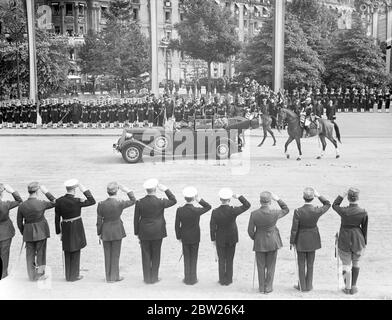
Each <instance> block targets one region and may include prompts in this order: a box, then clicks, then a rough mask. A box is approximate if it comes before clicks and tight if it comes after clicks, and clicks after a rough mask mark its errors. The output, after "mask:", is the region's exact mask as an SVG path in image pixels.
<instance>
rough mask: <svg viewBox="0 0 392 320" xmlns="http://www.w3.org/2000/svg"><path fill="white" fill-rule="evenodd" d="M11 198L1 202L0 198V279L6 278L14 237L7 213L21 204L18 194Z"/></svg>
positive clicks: (13, 230)
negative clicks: (0, 267) (1, 266)
mask: <svg viewBox="0 0 392 320" xmlns="http://www.w3.org/2000/svg"><path fill="white" fill-rule="evenodd" d="M0 188H1V187H0ZM2 191H3V190H0V193H1V192H2ZM12 196H13V197H14V201H3V200H2V199H1V198H0V259H1V261H2V264H3V271H2V273H1V274H0V279H3V278H5V277H7V276H8V263H9V258H10V248H11V242H12V238H13V237H14V236H15V228H14V225H13V223H12V221H11V219H10V215H9V212H10V210H12V209H14V208H16V207H18V206H19V205H20V204H21V203H22V198H21V197H20V195H19V193H18V192H14V193H12Z"/></svg>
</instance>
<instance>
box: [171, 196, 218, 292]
mask: <svg viewBox="0 0 392 320" xmlns="http://www.w3.org/2000/svg"><path fill="white" fill-rule="evenodd" d="M199 204H200V205H201V206H202V208H198V207H195V206H194V205H193V204H192V203H187V204H186V205H184V206H183V207H180V208H178V209H177V213H176V220H175V230H176V237H177V240H180V241H181V242H182V253H183V255H184V283H185V284H188V285H193V284H195V283H196V282H197V257H198V252H199V243H200V226H199V223H200V217H201V216H202V215H203V214H205V213H206V212H208V211H209V210H211V206H210V205H209V204H208V203H207V202H205V201H204V200H203V199H201V200H200V202H199Z"/></svg>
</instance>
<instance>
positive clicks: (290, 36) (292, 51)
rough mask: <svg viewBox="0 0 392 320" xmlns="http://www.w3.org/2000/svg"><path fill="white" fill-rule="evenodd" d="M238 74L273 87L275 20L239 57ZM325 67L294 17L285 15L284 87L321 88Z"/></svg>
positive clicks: (269, 21) (271, 19)
mask: <svg viewBox="0 0 392 320" xmlns="http://www.w3.org/2000/svg"><path fill="white" fill-rule="evenodd" d="M237 71H238V72H240V73H242V74H243V75H244V76H249V77H251V78H254V79H255V80H256V81H258V82H259V83H261V84H266V85H269V86H272V77H273V18H272V17H271V18H269V19H268V20H267V21H266V22H265V24H264V27H263V30H262V32H260V33H259V34H258V35H257V36H256V37H254V38H253V39H252V40H251V42H250V43H249V45H248V46H247V47H246V48H245V50H244V51H243V52H242V54H241V56H240V62H239V65H238V66H237ZM322 72H324V65H323V63H322V61H320V59H319V57H318V54H317V52H316V51H314V50H313V49H312V48H311V47H310V46H309V45H308V43H307V38H306V36H305V34H304V31H303V30H302V29H301V27H300V25H299V22H298V20H297V19H296V17H295V16H294V15H292V14H289V13H288V14H287V15H286V28H285V66H284V83H285V87H286V88H295V87H297V86H320V85H321V74H322Z"/></svg>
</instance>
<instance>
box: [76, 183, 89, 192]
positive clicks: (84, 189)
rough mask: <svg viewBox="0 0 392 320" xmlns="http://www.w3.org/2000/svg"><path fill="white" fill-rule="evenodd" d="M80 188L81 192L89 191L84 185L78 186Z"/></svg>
mask: <svg viewBox="0 0 392 320" xmlns="http://www.w3.org/2000/svg"><path fill="white" fill-rule="evenodd" d="M78 188H79V189H80V191H82V193H84V192H85V191H87V189H86V187H85V186H84V185H82V184H81V183H79V184H78Z"/></svg>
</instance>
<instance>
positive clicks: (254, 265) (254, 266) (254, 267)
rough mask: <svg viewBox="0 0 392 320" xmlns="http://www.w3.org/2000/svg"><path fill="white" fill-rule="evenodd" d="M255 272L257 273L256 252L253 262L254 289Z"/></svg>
mask: <svg viewBox="0 0 392 320" xmlns="http://www.w3.org/2000/svg"><path fill="white" fill-rule="evenodd" d="M255 273H256V253H255V260H254V263H253V289H254V288H255Z"/></svg>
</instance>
